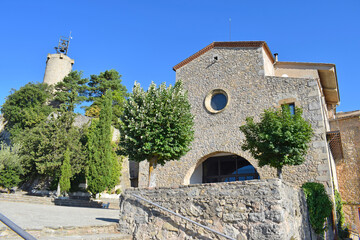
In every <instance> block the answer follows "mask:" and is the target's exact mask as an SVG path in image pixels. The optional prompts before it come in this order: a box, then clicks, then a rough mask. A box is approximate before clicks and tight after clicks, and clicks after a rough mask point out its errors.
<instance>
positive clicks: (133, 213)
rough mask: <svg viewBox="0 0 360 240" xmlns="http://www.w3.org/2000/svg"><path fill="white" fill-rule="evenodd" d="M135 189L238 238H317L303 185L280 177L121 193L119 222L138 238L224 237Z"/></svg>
mask: <svg viewBox="0 0 360 240" xmlns="http://www.w3.org/2000/svg"><path fill="white" fill-rule="evenodd" d="M131 194H137V195H139V196H142V197H143V198H146V199H148V200H150V201H153V202H155V203H157V204H159V205H161V206H163V207H165V208H167V209H170V210H172V211H174V212H177V213H179V214H181V215H183V216H185V217H188V218H190V219H191V220H194V221H197V222H199V223H201V224H203V225H206V226H207V227H210V228H212V229H214V230H216V231H219V232H221V233H224V234H226V235H228V236H230V237H233V238H235V239H236V238H237V239H274V240H275V239H276V240H278V239H287V240H290V239H297V240H299V239H311V237H310V231H309V223H308V221H307V219H308V217H307V210H306V203H305V198H304V196H303V193H302V191H301V190H299V189H296V188H293V187H291V186H289V185H288V184H285V183H282V182H281V181H280V180H278V179H269V180H251V181H243V182H230V183H211V184H196V185H188V186H180V187H178V188H154V189H145V188H143V189H141V188H137V189H128V190H126V191H125V192H124V193H123V194H121V196H120V220H119V228H120V231H121V232H122V233H126V234H130V235H133V237H134V239H209V240H210V239H224V238H223V237H219V236H217V235H215V234H214V233H212V232H210V231H208V230H205V229H203V228H200V227H198V226H196V225H194V224H192V223H190V222H187V221H185V220H183V219H180V218H179V217H176V216H174V215H172V214H170V213H167V212H165V211H162V210H160V209H159V208H156V207H153V206H151V205H150V204H148V203H146V202H144V201H141V200H140V201H139V200H137V199H136V198H135V197H133V196H132V195H131Z"/></svg>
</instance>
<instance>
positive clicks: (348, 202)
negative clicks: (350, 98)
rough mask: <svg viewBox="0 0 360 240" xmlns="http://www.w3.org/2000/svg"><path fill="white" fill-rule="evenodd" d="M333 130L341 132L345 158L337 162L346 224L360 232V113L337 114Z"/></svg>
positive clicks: (332, 123) (332, 126) (332, 122)
mask: <svg viewBox="0 0 360 240" xmlns="http://www.w3.org/2000/svg"><path fill="white" fill-rule="evenodd" d="M330 124H331V130H340V135H341V144H342V150H343V158H342V159H341V160H339V161H337V162H336V173H337V177H338V184H339V192H340V194H341V197H342V200H343V201H344V202H345V204H344V213H345V218H346V222H347V223H348V224H349V226H350V227H351V229H353V230H354V231H356V232H360V221H359V208H360V144H359V143H360V111H354V112H345V113H338V114H336V119H335V120H334V121H331V122H330Z"/></svg>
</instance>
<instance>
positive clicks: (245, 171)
mask: <svg viewBox="0 0 360 240" xmlns="http://www.w3.org/2000/svg"><path fill="white" fill-rule="evenodd" d="M252 179H260V176H259V174H258V172H257V171H256V169H255V168H254V167H253V166H252V165H251V163H250V162H249V161H247V160H246V159H245V158H243V157H240V156H238V155H235V154H229V153H220V154H216V155H214V156H211V157H209V158H207V159H206V160H205V161H203V162H202V163H201V164H200V165H199V166H198V167H197V168H196V169H195V171H194V172H193V174H192V176H191V178H190V184H197V183H215V182H234V181H245V180H252Z"/></svg>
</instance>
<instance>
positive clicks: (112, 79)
mask: <svg viewBox="0 0 360 240" xmlns="http://www.w3.org/2000/svg"><path fill="white" fill-rule="evenodd" d="M108 89H110V90H112V99H113V100H112V106H113V109H112V111H113V119H112V121H113V125H114V126H116V127H118V123H119V122H118V121H119V120H118V119H119V118H120V117H121V115H122V113H123V111H124V104H125V101H126V97H127V95H128V94H127V90H126V87H125V86H124V85H123V84H122V83H121V75H120V74H119V73H118V72H117V71H116V70H114V69H112V70H107V71H105V72H102V73H100V74H99V75H91V76H90V81H89V89H88V91H87V96H88V97H89V98H88V100H89V101H93V103H92V104H91V106H89V107H87V108H86V112H85V115H86V116H89V117H99V115H100V110H101V106H102V105H103V102H104V101H105V99H104V98H103V96H104V95H105V92H106V91H107V90H108Z"/></svg>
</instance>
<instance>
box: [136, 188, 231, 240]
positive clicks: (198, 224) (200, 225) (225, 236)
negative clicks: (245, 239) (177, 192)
mask: <svg viewBox="0 0 360 240" xmlns="http://www.w3.org/2000/svg"><path fill="white" fill-rule="evenodd" d="M131 195H132V196H134V197H136V198H138V199H141V200H143V201H145V202H147V203H150V204H151V205H154V206H156V207H158V208H160V209H162V210H164V211H166V212H168V213H171V214H173V215H175V216H178V217H179V218H182V219H184V220H186V221H188V222H191V223H193V224H195V225H197V226H199V227H202V228H205V229H206V230H209V231H210V232H213V233H216V234H218V235H220V236H222V237H224V238H227V239H230V240H236V239H235V238H232V237H229V236H227V235H225V234H223V233H221V232H218V231H216V230H214V229H211V228H209V227H207V226H205V225H202V224H200V223H197V222H195V221H193V220H191V219H189V218H187V217H184V216H182V215H180V214H178V213H176V212H174V211H171V210H169V209H167V208H164V207H162V206H160V205H159V204H156V203H154V202H151V201H149V200H147V199H145V198H143V197H140V196H138V195H136V194H131Z"/></svg>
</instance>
